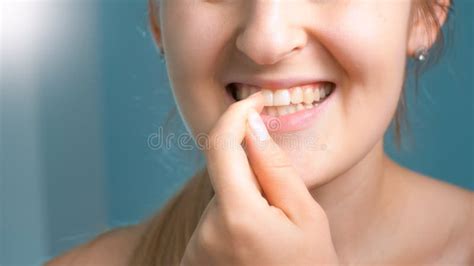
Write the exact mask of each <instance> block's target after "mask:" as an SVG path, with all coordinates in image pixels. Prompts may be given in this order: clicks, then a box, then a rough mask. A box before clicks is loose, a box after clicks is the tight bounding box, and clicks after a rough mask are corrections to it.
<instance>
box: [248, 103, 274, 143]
mask: <svg viewBox="0 0 474 266" xmlns="http://www.w3.org/2000/svg"><path fill="white" fill-rule="evenodd" d="M248 123H249V127H250V129H251V131H252V133H253V135H254V136H255V137H256V138H257V139H258V140H259V141H265V140H267V139H269V138H270V135H269V134H268V130H267V128H266V127H265V124H264V123H263V120H262V118H261V117H260V115H259V114H258V113H257V111H255V110H253V109H252V110H250V112H249V115H248Z"/></svg>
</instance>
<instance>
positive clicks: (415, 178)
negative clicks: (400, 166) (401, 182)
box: [404, 170, 474, 265]
mask: <svg viewBox="0 0 474 266" xmlns="http://www.w3.org/2000/svg"><path fill="white" fill-rule="evenodd" d="M404 172H405V175H404V176H405V178H404V179H405V181H406V182H405V183H406V184H405V186H404V187H406V188H407V189H406V190H407V191H408V193H407V195H408V201H407V203H408V202H409V204H413V205H412V206H413V208H410V209H411V210H409V211H407V213H408V214H409V215H410V216H411V217H413V218H414V219H412V220H411V221H412V222H413V221H415V218H416V221H418V222H417V226H415V227H414V228H417V231H418V232H424V233H427V234H425V236H431V237H427V238H425V239H424V241H431V243H438V244H439V245H436V246H437V252H436V254H437V255H436V257H435V258H434V260H436V261H437V262H443V263H456V264H458V265H474V226H473V225H474V193H473V192H472V191H469V190H468V189H465V188H462V187H459V186H456V185H453V184H450V183H448V182H445V181H442V180H438V179H435V178H433V177H430V176H426V175H422V174H420V173H416V172H413V171H410V170H407V171H404ZM407 209H408V208H407ZM411 226H413V224H412V225H411ZM422 238H424V237H421V235H419V236H418V239H422Z"/></svg>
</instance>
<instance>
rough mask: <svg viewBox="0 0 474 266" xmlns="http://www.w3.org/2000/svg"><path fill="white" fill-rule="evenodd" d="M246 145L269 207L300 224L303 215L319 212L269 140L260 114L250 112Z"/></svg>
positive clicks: (317, 205) (283, 156)
mask: <svg viewBox="0 0 474 266" xmlns="http://www.w3.org/2000/svg"><path fill="white" fill-rule="evenodd" d="M247 121H248V130H247V132H246V136H245V145H246V150H247V156H248V158H249V161H250V164H251V166H252V168H253V170H254V172H255V174H256V176H257V180H258V182H259V184H260V186H261V188H262V190H263V192H264V194H265V197H266V199H267V200H268V202H269V204H270V205H273V206H275V207H278V208H279V209H281V210H282V211H283V212H285V214H286V215H287V216H288V218H290V220H292V221H293V222H296V223H299V222H303V221H304V220H305V215H306V214H308V213H310V212H311V210H314V207H318V208H319V209H320V206H319V204H318V203H317V202H316V201H315V200H314V198H313V197H312V196H311V193H310V192H309V191H308V189H307V187H306V185H305V184H304V182H303V180H302V179H301V177H299V176H298V174H297V173H296V171H295V169H294V167H293V166H292V164H291V162H290V160H289V159H288V157H287V156H286V154H285V153H284V152H283V151H282V150H281V149H280V147H279V146H278V145H277V144H276V143H275V142H274V141H273V139H272V138H271V137H270V135H269V133H268V130H267V128H266V127H265V124H264V123H263V121H262V118H261V117H260V115H259V114H258V113H257V112H256V111H255V110H252V111H251V112H249V116H248V120H247Z"/></svg>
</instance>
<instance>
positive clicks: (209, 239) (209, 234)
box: [196, 222, 216, 250]
mask: <svg viewBox="0 0 474 266" xmlns="http://www.w3.org/2000/svg"><path fill="white" fill-rule="evenodd" d="M196 241H197V243H198V244H199V246H200V248H202V249H204V250H213V249H214V247H215V243H216V234H215V228H214V226H213V225H212V223H210V222H204V223H203V224H202V225H201V228H200V230H199V232H198V234H197V235H196Z"/></svg>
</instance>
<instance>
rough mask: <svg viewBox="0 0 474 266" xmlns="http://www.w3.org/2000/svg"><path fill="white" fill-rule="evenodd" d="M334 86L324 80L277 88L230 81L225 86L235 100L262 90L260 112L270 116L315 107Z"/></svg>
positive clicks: (326, 96)
mask: <svg viewBox="0 0 474 266" xmlns="http://www.w3.org/2000/svg"><path fill="white" fill-rule="evenodd" d="M335 88H336V85H335V84H334V83H332V82H326V81H323V82H317V83H311V84H307V85H303V86H296V87H292V88H282V89H277V90H269V89H265V88H264V89H262V88H260V87H256V86H252V85H247V84H242V83H230V84H229V85H227V86H226V89H227V92H228V93H229V94H230V95H231V96H232V98H233V99H234V100H235V101H240V100H243V99H246V98H247V97H249V96H250V95H252V94H254V93H256V92H258V91H260V90H262V95H263V96H264V98H265V101H264V105H265V107H264V108H263V111H262V114H266V115H270V116H284V115H288V114H293V113H296V112H299V111H303V110H306V109H312V108H315V107H317V106H318V105H320V104H321V103H322V102H324V101H325V100H326V99H327V98H328V97H329V95H331V93H332V92H333V91H334V90H335Z"/></svg>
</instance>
